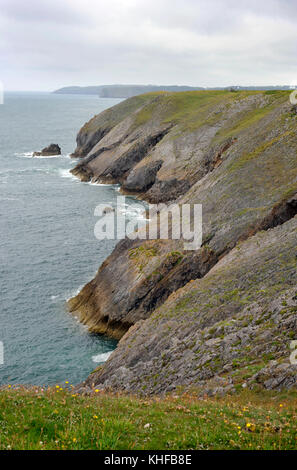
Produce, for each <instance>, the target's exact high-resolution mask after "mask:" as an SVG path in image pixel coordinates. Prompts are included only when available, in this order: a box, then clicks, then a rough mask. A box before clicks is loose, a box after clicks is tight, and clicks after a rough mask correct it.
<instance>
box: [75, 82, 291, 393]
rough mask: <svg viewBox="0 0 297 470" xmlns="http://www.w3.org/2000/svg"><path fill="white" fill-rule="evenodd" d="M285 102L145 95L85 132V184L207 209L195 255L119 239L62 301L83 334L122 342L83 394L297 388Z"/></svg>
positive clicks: (265, 97)
mask: <svg viewBox="0 0 297 470" xmlns="http://www.w3.org/2000/svg"><path fill="white" fill-rule="evenodd" d="M288 98H289V95H288V93H286V92H256V93H255V92H240V93H232V92H221V91H216V92H187V93H178V94H172V93H161V94H147V95H142V96H139V97H134V98H132V99H130V100H127V101H125V102H122V103H120V104H119V105H117V106H115V107H114V108H111V109H110V110H107V111H105V112H103V113H101V114H100V115H99V116H96V117H95V118H93V119H92V120H91V121H90V122H89V123H87V124H86V125H85V126H84V127H83V128H82V130H81V131H80V133H79V134H78V138H77V144H78V146H77V149H76V151H75V154H74V155H75V156H78V157H83V158H82V159H81V160H80V161H79V163H78V164H77V166H76V167H75V168H74V170H73V173H74V174H75V175H77V176H78V177H80V178H81V179H83V180H89V179H92V180H94V181H100V182H117V183H121V184H122V191H123V192H129V193H134V194H137V195H138V196H139V197H141V198H144V199H145V200H147V201H150V202H166V201H169V200H170V201H177V202H179V203H197V204H198V203H199V204H202V206H203V244H202V247H201V249H199V250H197V251H184V249H183V243H182V242H181V241H177V240H168V241H166V240H155V241H154V240H150V241H141V240H135V241H132V240H123V241H121V242H120V243H119V244H118V245H117V247H116V248H115V250H114V252H113V253H112V254H111V255H110V256H109V257H108V258H107V260H106V261H105V262H104V263H103V264H102V266H101V267H100V268H99V271H98V273H97V276H96V277H95V279H94V280H93V281H91V282H90V283H89V284H87V286H85V287H84V289H83V290H82V291H81V292H80V294H78V296H76V297H75V298H74V299H71V301H70V302H69V305H70V309H71V310H72V311H75V312H76V313H77V314H78V315H79V317H80V319H81V321H82V322H83V323H85V324H87V325H88V326H89V327H90V329H91V330H93V331H96V332H100V333H107V334H110V335H112V336H115V337H117V338H120V337H122V339H121V341H120V343H119V346H118V348H117V350H116V351H115V352H114V353H113V354H112V355H111V357H110V358H109V360H108V361H107V363H106V364H105V365H104V366H103V368H100V369H99V370H98V371H97V372H95V373H94V374H92V376H91V377H90V378H89V379H88V380H87V382H86V384H85V387H86V388H89V387H92V386H94V385H95V386H97V385H98V384H100V386H101V387H102V386H103V387H107V386H112V387H113V388H118V389H127V390H133V391H141V392H143V393H151V392H160V391H165V390H171V389H173V388H175V387H177V386H179V385H184V386H187V387H189V386H191V385H194V386H195V387H201V390H204V391H205V390H206V389H207V388H209V390H217V389H219V390H221V391H222V390H223V389H226V388H227V389H228V387H229V388H234V387H235V386H236V384H237V382H238V383H240V381H241V380H243V381H245V382H246V383H247V384H248V385H251V386H254V385H255V383H260V384H262V385H263V384H264V386H267V387H268V388H273V387H281V386H282V385H283V386H293V385H294V384H295V382H296V376H295V374H296V369H295V367H296V366H294V365H291V364H290V363H289V355H290V351H289V343H290V339H297V338H295V333H296V326H297V324H296V318H295V317H296V306H297V302H296V299H297V297H296V293H297V292H295V291H294V288H295V286H296V256H295V255H296V253H295V252H294V250H295V246H296V238H297V236H296V235H297V226H296V223H297V222H296V218H294V216H295V214H296V213H297V145H296V130H297V127H296V122H297V121H296V119H297V117H296V115H295V114H294V113H292V111H291V105H290V102H289V99H288ZM128 330H129V331H128ZM127 331H128V332H127ZM126 332H127V333H126ZM125 333H126V334H125ZM123 335H124V336H123ZM272 360H273V361H276V362H275V363H273V364H271V365H270V364H269V361H272Z"/></svg>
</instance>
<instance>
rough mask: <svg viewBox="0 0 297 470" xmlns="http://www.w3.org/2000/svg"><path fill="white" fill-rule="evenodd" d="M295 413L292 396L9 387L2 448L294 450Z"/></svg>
mask: <svg viewBox="0 0 297 470" xmlns="http://www.w3.org/2000/svg"><path fill="white" fill-rule="evenodd" d="M66 388H67V386H66ZM68 388H69V386H68ZM296 412H297V408H296V394H294V393H293V392H291V393H283V394H279V395H278V396H276V395H275V394H272V393H266V394H264V395H261V396H259V395H257V394H255V393H251V392H243V393H241V394H240V395H238V396H236V397H232V398H231V397H225V398H221V399H216V400H215V399H210V398H204V399H202V400H201V399H200V400H198V399H197V398H196V397H195V395H192V394H182V395H180V396H179V395H168V396H167V397H166V398H163V399H160V398H155V399H140V398H137V397H134V396H129V395H114V394H109V393H102V392H101V391H97V392H94V395H92V396H87V397H85V396H78V395H77V394H76V393H73V392H71V391H69V390H66V389H65V388H64V390H63V389H62V387H60V386H57V387H53V388H48V389H46V390H42V389H41V388H36V389H34V388H33V389H32V388H31V389H25V388H22V387H19V388H18V389H10V388H7V389H6V390H2V391H0V424H1V426H0V450H24V449H25V450H67V449H73V450H82V449H86V450H90V449H94V450H142V449H148V450H161V449H164V450H167V449H170V450H183V449H191V450H194V449H197V450H208V449H209V450H211V449H242V450H244V449H246V450H250V449H262V450H281V449H286V450H288V449H295V446H296Z"/></svg>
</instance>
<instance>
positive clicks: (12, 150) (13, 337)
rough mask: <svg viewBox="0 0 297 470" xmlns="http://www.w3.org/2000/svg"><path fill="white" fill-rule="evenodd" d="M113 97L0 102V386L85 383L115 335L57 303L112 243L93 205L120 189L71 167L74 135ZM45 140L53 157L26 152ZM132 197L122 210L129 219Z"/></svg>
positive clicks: (20, 97) (32, 95)
mask: <svg viewBox="0 0 297 470" xmlns="http://www.w3.org/2000/svg"><path fill="white" fill-rule="evenodd" d="M120 101H121V100H120V99H112V98H105V99H104V98H99V97H97V96H95V95H94V96H87V95H59V94H53V93H46V92H42V93H41V92H8V93H6V94H5V95H4V103H3V104H1V105H0V233H1V238H0V385H3V384H32V385H53V384H62V383H64V382H69V383H70V384H77V383H79V382H81V381H82V380H84V379H85V378H86V377H87V375H88V374H89V373H90V372H91V371H93V370H94V369H95V368H96V367H97V366H98V364H100V363H103V362H104V361H106V360H107V359H108V357H109V355H110V354H111V352H112V351H113V350H114V348H115V347H116V341H114V340H112V339H110V338H107V337H105V336H100V335H95V334H90V333H89V332H88V330H87V328H86V327H85V326H83V325H82V324H80V323H79V322H78V321H77V319H76V318H75V317H74V316H73V315H72V314H70V313H69V312H68V310H67V305H66V301H67V299H68V298H70V297H72V296H73V295H75V294H76V293H77V292H79V290H80V289H81V288H82V287H83V285H84V284H86V283H87V282H88V281H90V280H91V279H92V278H93V277H94V275H95V274H96V272H97V270H98V267H99V266H100V264H101V263H102V262H103V261H104V259H106V257H107V256H108V255H109V254H110V253H111V252H112V250H113V248H114V246H115V244H116V243H117V241H116V240H110V239H105V240H98V239H96V237H95V235H94V226H95V224H96V221H97V220H98V217H95V216H94V210H95V207H96V206H97V205H98V204H106V205H109V206H110V205H111V206H115V204H116V201H117V197H118V196H119V187H118V186H115V185H98V184H91V183H82V182H81V181H80V180H78V179H77V178H75V177H74V176H73V175H71V173H70V169H71V168H72V167H73V166H74V165H75V163H76V162H77V160H74V159H72V158H70V153H71V152H73V150H74V149H75V146H76V142H75V138H76V134H77V132H78V131H79V129H80V128H81V126H82V125H83V124H84V123H85V122H86V121H88V120H89V119H90V118H92V117H93V116H94V115H95V114H98V113H99V112H101V111H103V110H104V109H106V108H108V107H111V106H113V105H115V104H117V103H119V102H120ZM51 143H57V144H59V145H60V147H61V149H62V155H61V156H56V157H54V156H51V157H32V154H33V152H34V151H39V150H41V149H42V148H44V147H46V146H48V145H49V144H51ZM134 202H135V200H134V199H133V198H132V197H127V198H126V200H125V204H124V207H123V210H124V211H125V212H126V214H127V218H128V219H129V218H130V220H132V221H133V220H134V217H135V218H137V217H138V215H139V214H137V211H136V213H135V211H133V204H134Z"/></svg>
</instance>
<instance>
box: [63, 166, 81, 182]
mask: <svg viewBox="0 0 297 470" xmlns="http://www.w3.org/2000/svg"><path fill="white" fill-rule="evenodd" d="M59 175H60V176H61V177H62V178H70V179H71V180H73V181H76V182H78V183H80V180H79V179H78V178H76V176H74V175H73V174H72V173H70V170H69V169H68V170H65V169H64V170H62V169H59Z"/></svg>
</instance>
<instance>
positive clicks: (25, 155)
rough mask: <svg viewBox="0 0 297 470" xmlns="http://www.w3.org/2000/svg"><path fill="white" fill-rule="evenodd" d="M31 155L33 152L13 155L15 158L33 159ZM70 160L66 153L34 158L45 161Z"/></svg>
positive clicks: (68, 154)
mask: <svg viewBox="0 0 297 470" xmlns="http://www.w3.org/2000/svg"><path fill="white" fill-rule="evenodd" d="M33 153H34V152H21V153H15V154H14V155H15V157H18V158H33ZM61 157H63V158H70V153H66V154H64V155H46V156H42V155H39V156H35V157H34V159H41V160H46V159H47V158H61Z"/></svg>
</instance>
